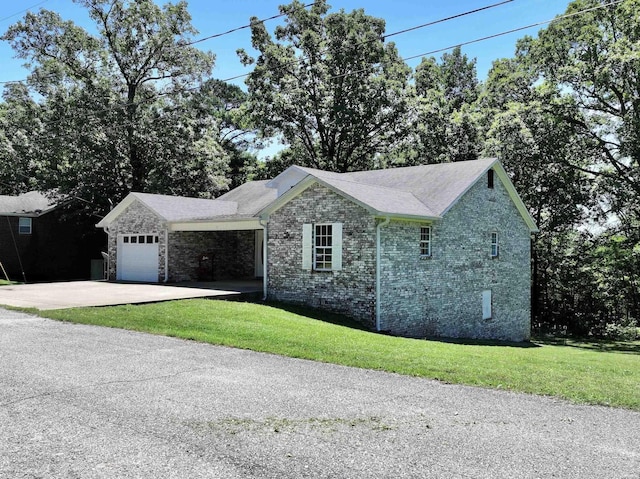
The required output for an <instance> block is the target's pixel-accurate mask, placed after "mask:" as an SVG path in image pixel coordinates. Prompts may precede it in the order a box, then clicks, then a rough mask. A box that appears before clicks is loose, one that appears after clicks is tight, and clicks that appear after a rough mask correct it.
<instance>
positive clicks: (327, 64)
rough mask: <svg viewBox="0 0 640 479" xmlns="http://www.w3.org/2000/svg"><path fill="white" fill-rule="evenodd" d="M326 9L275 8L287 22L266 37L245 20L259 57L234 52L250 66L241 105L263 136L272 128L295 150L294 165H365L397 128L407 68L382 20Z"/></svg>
mask: <svg viewBox="0 0 640 479" xmlns="http://www.w3.org/2000/svg"><path fill="white" fill-rule="evenodd" d="M328 9H329V7H328V5H327V4H326V2H325V1H324V0H320V1H318V2H315V3H314V4H313V5H312V6H311V7H310V8H309V9H305V8H304V7H303V5H302V4H301V3H300V2H299V1H298V0H295V1H294V2H292V3H291V4H289V5H284V6H281V7H280V11H281V13H283V14H286V16H287V19H286V24H285V25H284V26H279V27H277V28H276V29H275V33H274V36H273V37H272V36H271V35H270V34H269V33H268V32H267V29H266V27H265V25H264V23H262V22H259V21H257V19H256V18H253V19H252V27H251V34H252V44H253V48H255V49H256V50H257V51H258V52H259V56H258V57H257V59H254V58H251V57H249V56H248V55H247V54H246V52H244V51H242V50H240V51H239V55H240V57H241V59H242V61H243V63H244V64H246V65H249V64H254V69H253V71H252V72H251V74H250V75H249V78H248V79H247V82H246V83H247V85H248V88H249V105H248V109H249V111H250V112H251V115H252V119H253V122H254V124H255V125H256V126H257V127H258V128H259V130H260V132H261V134H262V135H264V136H271V135H274V134H279V135H281V136H282V138H283V139H284V140H285V141H286V142H287V143H288V144H289V145H290V146H291V147H292V148H293V149H295V150H296V151H298V152H300V153H301V154H302V156H300V157H299V158H298V159H297V160H298V161H297V163H300V164H302V165H304V166H311V167H314V168H321V169H325V170H331V171H339V172H345V171H353V170H362V169H367V168H370V167H371V166H372V165H373V161H374V160H375V157H376V154H377V153H379V152H382V151H385V149H386V148H387V147H388V146H389V145H391V144H393V143H394V142H397V141H398V140H399V139H400V138H401V137H402V135H403V134H404V128H403V127H402V125H403V120H404V118H405V112H406V108H407V105H406V94H405V93H406V90H407V88H408V78H409V73H410V69H409V68H408V67H407V66H406V65H405V63H404V62H403V61H402V60H401V59H400V57H399V55H398V52H397V50H396V48H395V45H394V44H393V43H385V42H384V31H385V29H384V21H383V20H381V19H378V18H373V17H370V16H367V15H365V13H364V11H363V10H354V11H353V12H351V13H345V12H344V11H340V12H338V13H331V14H328V13H327V12H328Z"/></svg>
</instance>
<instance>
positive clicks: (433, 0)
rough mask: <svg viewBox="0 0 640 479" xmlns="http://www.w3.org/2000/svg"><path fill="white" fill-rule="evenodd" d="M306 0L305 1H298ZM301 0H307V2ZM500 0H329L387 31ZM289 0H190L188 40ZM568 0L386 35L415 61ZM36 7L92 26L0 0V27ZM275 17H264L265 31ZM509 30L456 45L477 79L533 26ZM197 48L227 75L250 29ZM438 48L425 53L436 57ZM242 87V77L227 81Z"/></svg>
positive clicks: (14, 62) (65, 3)
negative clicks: (380, 23) (473, 60)
mask: <svg viewBox="0 0 640 479" xmlns="http://www.w3.org/2000/svg"><path fill="white" fill-rule="evenodd" d="M303 1H305V0H303ZM312 1H313V0H308V1H306V3H311V2H312ZM502 1H504V0H449V1H441V0H328V3H329V5H331V10H330V12H338V11H340V10H341V9H343V10H345V11H346V12H350V11H352V10H354V9H359V8H362V9H364V11H365V13H366V14H368V15H371V16H374V17H378V18H383V19H384V20H385V21H386V33H387V34H391V33H394V32H398V31H401V30H404V29H407V28H412V27H416V26H418V25H422V24H425V23H428V22H433V21H436V20H440V19H443V18H446V17H450V16H453V15H458V14H461V13H464V12H468V11H470V10H475V9H478V8H482V7H485V6H488V5H493V4H496V3H500V2H502ZM158 3H161V4H162V3H165V2H164V1H158ZM283 3H289V2H288V0H233V1H216V0H190V1H188V5H189V12H190V13H191V16H192V24H193V25H194V27H195V28H196V29H197V30H198V31H199V34H197V35H195V37H194V39H200V38H203V37H208V36H210V35H214V34H218V33H222V32H226V31H228V30H231V29H234V28H237V27H241V26H244V25H247V24H248V23H249V19H250V17H252V16H256V17H258V18H260V19H264V18H268V17H272V16H274V15H277V14H278V13H279V12H278V5H280V4H283ZM568 4H569V0H512V1H510V2H508V3H505V4H503V5H500V6H496V7H494V8H490V9H488V10H484V11H482V12H479V13H475V14H472V15H468V16H465V17H462V18H458V19H455V20H451V21H446V22H444V23H440V24H438V25H434V26H430V27H426V28H420V29H417V30H414V31H412V32H409V33H404V34H399V35H395V36H392V37H391V38H390V39H389V40H390V41H393V42H394V43H395V44H396V45H397V47H398V51H399V53H400V55H401V57H403V58H408V57H414V56H418V58H415V59H412V60H407V63H408V64H409V66H411V67H413V68H415V67H416V66H417V65H418V64H419V63H420V58H421V57H422V56H423V54H425V53H428V52H433V51H435V50H440V49H444V48H447V47H452V46H455V45H459V44H463V43H465V42H469V41H473V40H476V39H478V38H482V37H485V36H490V35H494V34H498V33H502V32H505V31H508V30H512V29H515V28H520V27H523V26H526V25H531V24H534V23H538V22H543V21H546V20H551V19H553V18H554V17H555V16H557V15H560V14H562V13H564V12H565V10H566V8H567V5H568ZM41 8H43V9H47V10H53V11H55V12H57V13H59V14H60V15H61V16H62V18H63V19H65V20H73V21H74V22H75V23H76V24H78V25H80V26H83V27H84V28H86V29H87V30H89V31H93V30H94V28H95V27H94V25H93V23H92V21H91V20H90V19H89V17H88V15H87V14H86V10H85V9H83V8H82V7H80V6H79V5H77V4H75V3H73V1H72V0H18V1H11V2H10V1H7V0H2V1H0V32H2V33H4V32H5V31H6V30H7V28H9V26H10V25H12V24H13V23H15V22H17V21H19V20H20V19H21V18H22V17H23V16H24V15H25V12H26V11H27V10H28V11H32V12H37V11H38V10H40V9H41ZM282 21H283V19H282V18H278V19H275V20H270V21H268V22H266V25H267V29H268V30H269V31H270V32H272V31H273V29H274V28H275V26H277V25H278V23H279V22H282ZM543 27H544V26H538V27H534V28H531V29H528V30H523V31H519V32H516V33H511V34H508V35H504V36H500V37H497V38H494V39H491V40H486V41H481V42H478V43H474V44H471V45H463V46H462V51H463V53H466V54H467V55H468V56H469V57H471V58H476V59H477V71H478V77H479V79H480V80H484V79H485V78H486V75H487V73H488V71H489V69H490V68H491V64H492V62H493V61H494V60H496V59H499V58H507V57H512V56H513V54H514V52H515V45H516V41H517V40H518V39H519V38H522V37H523V36H525V35H532V36H535V35H536V33H537V32H538V30H540V28H543ZM198 47H199V48H201V49H202V50H209V51H212V52H213V53H215V54H216V65H215V68H214V72H213V76H214V77H215V78H218V79H222V80H226V79H229V78H231V77H235V76H238V75H244V74H247V73H249V71H250V67H244V66H242V64H241V63H240V61H239V60H238V56H237V54H236V50H237V49H238V48H245V49H246V50H247V51H248V52H249V53H251V32H250V30H249V29H248V28H244V29H241V30H239V31H236V32H234V33H231V34H228V35H224V36H220V37H218V38H214V39H211V40H207V41H204V42H202V43H199V44H198ZM442 53H444V52H438V53H434V54H431V55H428V56H435V57H436V58H440V57H441V56H442ZM14 56H15V53H14V52H13V50H12V49H11V47H10V45H9V44H8V43H7V42H3V41H0V85H1V84H2V82H7V81H13V80H22V79H24V78H26V76H27V75H28V71H27V70H25V69H24V68H23V67H22V63H23V60H20V59H16V58H14ZM232 83H236V84H238V85H240V86H244V84H243V79H242V78H239V79H236V80H233V81H232Z"/></svg>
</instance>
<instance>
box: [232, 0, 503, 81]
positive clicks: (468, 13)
mask: <svg viewBox="0 0 640 479" xmlns="http://www.w3.org/2000/svg"><path fill="white" fill-rule="evenodd" d="M511 2H513V0H504V1H502V2H498V3H494V4H491V5H486V6H484V7H480V8H476V9H474V10H468V11H466V12H462V13H457V14H455V15H451V16H449V17H444V18H440V19H438V20H434V21H432V22H427V23H423V24H420V25H416V26H415V27H410V28H405V29H404V30H399V31H397V32H392V33H388V34H386V35H382V37H381V40H382V41H385V40H386V39H387V38H389V37H394V36H396V35H401V34H403V33H408V32H412V31H414V30H419V29H421V28H426V27H431V26H433V25H437V24H439V23H445V22H449V21H451V20H456V19H458V18H461V17H465V16H467V15H472V14H474V13H478V12H482V11H484V10H489V9H491V8H495V7H499V6H501V5H504V4H506V3H511ZM373 41H376V39H369V40H364V41H362V42H359V43H356V44H355V45H354V47H358V46H361V45H365V44H367V43H371V42H373ZM295 63H300V59H296V60H295ZM354 73H356V72H354ZM249 75H251V73H243V74H242V75H237V76H234V77H231V78H226V79H224V80H222V81H224V82H227V81H231V80H238V79H239V78H244V77H247V76H249Z"/></svg>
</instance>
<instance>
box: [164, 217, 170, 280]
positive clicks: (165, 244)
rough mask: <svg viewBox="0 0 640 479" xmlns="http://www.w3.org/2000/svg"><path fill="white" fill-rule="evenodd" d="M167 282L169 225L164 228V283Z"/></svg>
mask: <svg viewBox="0 0 640 479" xmlns="http://www.w3.org/2000/svg"><path fill="white" fill-rule="evenodd" d="M168 281H169V225H167V226H165V228H164V282H165V283H167V282H168Z"/></svg>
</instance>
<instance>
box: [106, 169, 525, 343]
mask: <svg viewBox="0 0 640 479" xmlns="http://www.w3.org/2000/svg"><path fill="white" fill-rule="evenodd" d="M98 226H100V227H104V228H105V230H106V231H107V232H108V233H109V253H110V258H111V264H110V274H111V277H112V278H113V279H138V280H147V281H176V280H195V279H198V278H202V277H210V278H211V277H213V278H223V277H226V278H255V277H263V278H264V293H265V297H267V298H269V299H273V300H280V301H286V302H294V303H303V304H307V305H310V306H314V307H318V308H324V309H327V310H331V311H336V312H340V313H345V314H347V315H349V316H352V317H354V318H356V319H358V320H359V321H361V322H363V323H364V324H366V325H368V326H369V327H371V328H372V329H375V330H378V331H387V332H390V333H393V334H398V335H404V336H415V337H425V336H441V337H460V338H493V339H506V340H514V341H522V340H526V339H528V338H529V332H530V281H531V273H530V244H531V234H532V233H535V232H536V231H537V229H536V226H535V223H534V221H533V219H532V218H531V216H530V215H529V213H528V211H527V209H526V207H525V206H524V204H523V203H522V201H521V199H520V197H519V196H518V194H517V192H516V191H515V189H514V187H513V184H512V183H511V181H510V180H509V178H508V177H507V175H506V173H505V171H504V169H503V168H502V166H501V165H500V163H499V162H498V161H497V160H495V159H481V160H474V161H466V162H457V163H444V164H437V165H422V166H414V167H405V168H395V169H387V170H373V171H362V172H353V173H331V172H325V171H319V170H314V169H309V168H302V167H298V166H292V167H290V168H288V169H287V170H286V171H284V172H283V173H281V174H280V175H278V176H277V177H276V178H274V179H273V180H270V181H256V182H249V183H246V184H245V185H242V186H240V187H238V188H236V189H234V190H232V191H230V192H229V193H227V194H225V195H223V196H221V197H220V198H218V199H216V200H203V199H194V198H176V197H168V196H161V195H146V194H139V193H132V194H130V195H129V196H127V198H125V199H124V200H123V201H122V202H121V203H120V204H119V205H118V206H117V207H116V208H115V209H114V210H113V211H112V212H111V213H109V215H107V216H106V217H105V218H104V219H103V220H102V221H101V222H100V223H99V224H98ZM264 239H266V241H264ZM265 260H266V261H265ZM141 272H143V273H144V274H141V275H138V274H139V273H141Z"/></svg>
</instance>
